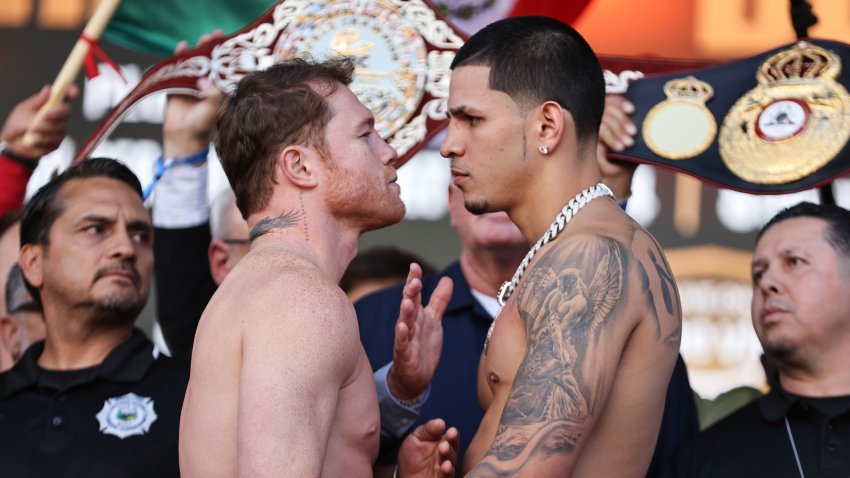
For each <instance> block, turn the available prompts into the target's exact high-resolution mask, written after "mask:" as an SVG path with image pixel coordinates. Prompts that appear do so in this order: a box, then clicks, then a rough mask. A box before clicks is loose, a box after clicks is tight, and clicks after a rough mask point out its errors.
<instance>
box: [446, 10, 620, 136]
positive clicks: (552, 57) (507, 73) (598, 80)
mask: <svg viewBox="0 0 850 478" xmlns="http://www.w3.org/2000/svg"><path fill="white" fill-rule="evenodd" d="M460 66H489V67H490V80H489V86H490V89H493V90H497V91H502V92H504V93H506V94H508V95H509V96H511V97H512V98H513V99H514V101H516V102H517V104H518V105H520V107H521V108H523V109H526V110H527V109H528V108H530V107H533V106H536V105H538V104H540V103H543V102H546V101H555V102H557V103H558V104H559V105H561V106H562V107H563V108H564V109H566V110H567V111H569V112H570V114H571V115H572V117H573V120H574V121H575V125H576V135H577V137H578V138H577V139H578V140H579V142H580V143H582V142H585V141H590V140H591V139H592V140H593V143H594V144H595V143H596V138H597V136H598V134H599V125H600V123H601V121H602V112H603V111H604V109H605V80H604V78H603V76H602V67H601V66H600V65H599V59H598V58H596V54H594V53H593V50H592V49H591V48H590V45H588V44H587V42H586V41H585V40H584V38H582V36H581V35H579V33H578V32H577V31H575V30H574V29H573V28H572V27H570V26H569V25H566V24H564V23H562V22H560V21H558V20H555V19H553V18H548V17H511V18H505V19H503V20H499V21H496V22H494V23H491V24H490V25H487V26H486V27H484V28H483V29H481V30H480V31H479V32H478V33H476V34H475V35H473V36H472V38H470V39H469V40H468V41H467V42H466V44H464V45H463V47H461V49H460V51H458V53H457V56H455V58H454V61H452V65H451V68H452V70H454V69H455V68H457V67H460Z"/></svg>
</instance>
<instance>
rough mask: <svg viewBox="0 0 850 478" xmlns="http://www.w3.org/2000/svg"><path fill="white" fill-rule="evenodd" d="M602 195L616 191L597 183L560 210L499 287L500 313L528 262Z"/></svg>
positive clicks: (612, 195) (486, 343)
mask: <svg viewBox="0 0 850 478" xmlns="http://www.w3.org/2000/svg"><path fill="white" fill-rule="evenodd" d="M601 196H610V197H612V198H613V197H614V193H612V192H611V190H610V189H608V186H606V185H604V184H602V183H597V184H595V185H593V186H590V187H589V188H587V189H585V190H584V191H582V192H580V193H578V194H577V195H576V197H574V198H572V199H570V201H569V202H568V203H567V205H566V206H564V208H563V209H561V210H560V211H559V212H558V215H557V216H555V220H554V221H553V222H552V225H551V226H549V229H547V230H546V232H545V233H543V235H542V236H540V239H538V240H537V242H536V243H535V244H534V246H532V248H531V249H530V250H529V251H528V253H527V254H526V255H525V257H524V258H523V259H522V262H520V263H519V267H517V269H516V272H514V276H513V278H512V279H511V280H510V282H505V283H504V284H502V287H501V288H500V289H499V295H498V297H497V298H498V300H499V314H501V311H502V307H504V306H505V303H506V302H507V301H508V297H510V296H511V294H513V292H514V290H515V289H516V286H517V284H518V283H519V280H520V278H521V277H522V274H523V273H524V272H525V269H526V268H527V267H528V264H529V263H531V259H532V258H533V257H534V255H535V254H537V251H539V250H540V248H542V247H543V246H545V245H546V244H548V243H549V241H551V240H552V239H554V238H555V236H557V235H558V233H560V232H561V231H563V230H564V227H566V225H567V224H569V223H570V221H572V220H573V218H574V217H575V215H576V214H578V212H579V210H581V208H583V207H584V206H585V205H587V203H589V202H590V201H592V200H594V199H596V198H598V197H601ZM499 314H496V317H495V318H494V319H493V322H491V323H490V329H489V330H487V338H485V339H484V354H485V355H486V354H487V345H488V344H489V343H490V336H491V335H492V334H493V327H495V326H496V320H497V319H498V318H499Z"/></svg>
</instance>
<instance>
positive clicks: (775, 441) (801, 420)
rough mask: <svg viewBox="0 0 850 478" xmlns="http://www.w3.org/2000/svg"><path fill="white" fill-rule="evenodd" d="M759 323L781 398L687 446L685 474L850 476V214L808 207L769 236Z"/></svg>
mask: <svg viewBox="0 0 850 478" xmlns="http://www.w3.org/2000/svg"><path fill="white" fill-rule="evenodd" d="M752 271H753V302H752V315H753V326H754V327H755V330H756V334H757V335H758V337H759V340H760V341H761V344H762V347H763V348H764V353H765V356H766V357H767V359H768V360H770V361H771V363H772V364H773V365H775V366H776V370H777V372H778V373H777V374H776V375H775V376H773V377H769V379H770V382H771V391H770V392H769V393H768V394H767V395H766V396H764V397H763V398H762V399H760V400H757V401H755V402H752V403H751V404H749V405H747V406H745V407H744V408H742V409H741V410H739V411H737V412H735V413H734V414H732V415H730V416H729V417H727V418H726V419H724V420H722V421H720V422H718V423H717V424H716V425H714V426H713V427H711V428H709V429H708V430H706V431H705V432H704V433H702V434H700V435H699V436H697V437H696V440H695V441H694V442H693V443H691V444H690V445H686V446H685V447H683V450H682V453H681V454H680V456H679V457H678V460H677V463H676V469H675V473H676V475H677V476H682V477H724V478H727V477H752V476H770V477H789V478H790V477H793V478H796V477H804V476H805V477H814V476H818V477H833V476H834V477H842V478H846V477H847V476H850V373H848V369H847V364H848V363H850V211H847V210H845V209H842V208H840V207H837V206H818V205H815V204H810V203H801V204H798V205H796V206H794V207H791V208H789V209H786V210H784V211H782V212H780V213H779V214H777V215H776V216H775V217H774V218H773V219H771V220H770V222H768V223H767V225H766V226H765V227H764V228H763V229H762V230H761V232H760V233H759V236H758V238H757V240H756V249H755V252H754V254H753V267H752Z"/></svg>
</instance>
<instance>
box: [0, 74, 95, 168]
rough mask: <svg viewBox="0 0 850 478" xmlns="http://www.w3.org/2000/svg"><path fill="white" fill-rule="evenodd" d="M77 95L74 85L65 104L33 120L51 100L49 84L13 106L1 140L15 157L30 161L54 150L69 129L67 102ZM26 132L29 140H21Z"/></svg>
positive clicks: (77, 90)
mask: <svg viewBox="0 0 850 478" xmlns="http://www.w3.org/2000/svg"><path fill="white" fill-rule="evenodd" d="M78 95H79V89H78V88H77V86H76V85H71V87H70V88H69V89H68V93H67V94H66V96H65V101H64V102H62V103H59V104H57V105H55V106H52V107H51V108H49V109H48V110H47V111H46V112H45V114H44V115H43V116H41V118H40V119H39V120H38V121H35V116H36V113H37V112H38V110H39V109H40V108H41V107H42V106H43V105H44V104H45V103H46V102H47V99H48V98H49V97H50V85H45V86H44V87H43V88H42V89H41V91H39V92H38V93H36V94H34V95H32V96H30V97H29V98H27V99H25V100H23V101H21V102H20V103H18V104H17V105H15V107H14V108H13V109H12V112H11V113H9V116H8V118H6V123H5V124H4V125H3V129H2V131H0V141H3V142H5V143H6V144H7V145H8V146H7V147H8V148H9V149H10V150H11V151H12V152H13V153H15V154H16V155H17V156H19V157H21V158H25V159H31V160H33V161H37V160H38V159H40V158H41V157H42V156H44V155H45V154H48V153H50V152H52V151H54V150H56V148H58V147H59V144H60V143H62V140H63V139H64V138H65V133H66V132H67V129H68V119H69V118H70V117H71V105H70V103H69V102H70V101H71V100H73V99H74V98H76V97H77V96H78ZM27 133H29V136H28V139H29V141H24V136H26V135H27Z"/></svg>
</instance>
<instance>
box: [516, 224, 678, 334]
mask: <svg viewBox="0 0 850 478" xmlns="http://www.w3.org/2000/svg"><path fill="white" fill-rule="evenodd" d="M527 275H528V277H527V278H526V279H525V281H524V283H523V284H522V287H521V289H520V297H519V304H518V305H519V308H520V311H521V313H522V314H523V319H524V320H525V322H526V328H527V329H528V330H529V331H531V330H533V327H532V326H533V324H534V323H535V320H534V318H538V319H541V318H543V317H547V316H551V315H556V316H559V317H563V316H565V314H564V312H565V311H566V310H567V309H570V310H571V312H572V313H574V312H576V311H575V310H573V309H575V308H576V307H579V308H581V309H582V310H581V313H580V314H579V315H580V316H581V317H584V319H583V320H582V321H580V322H578V323H572V324H570V327H571V328H573V329H574V330H576V331H578V330H582V331H583V333H590V332H591V331H593V330H595V329H597V328H598V327H600V326H601V325H602V324H603V323H606V326H608V327H617V328H620V329H625V331H627V332H628V331H629V330H630V329H631V328H634V327H637V326H639V325H640V324H641V323H648V324H649V325H650V326H652V327H653V328H654V329H655V330H656V334H655V335H656V338H657V339H659V340H662V341H665V342H668V343H669V344H670V345H671V346H674V345H675V346H676V347H678V343H679V336H680V331H681V304H680V302H679V293H678V289H677V288H676V283H675V281H674V279H673V274H672V272H671V271H670V266H669V264H668V263H667V260H666V258H665V257H664V252H663V250H662V249H661V247H660V245H659V244H658V242H657V241H656V240H655V239H654V238H653V237H652V236H651V235H650V234H649V233H648V232H646V231H645V230H644V229H643V228H642V227H640V225H638V224H637V223H635V222H634V221H632V220H631V219H630V218H628V217H624V218H623V219H622V220H612V221H605V222H601V223H600V224H598V225H596V226H594V227H586V228H584V229H582V230H580V231H574V232H572V233H570V234H568V235H566V236H565V237H559V238H558V239H557V240H556V241H554V243H553V244H552V247H551V248H550V249H549V250H548V251H546V252H545V253H543V254H541V257H540V258H539V259H538V261H537V262H536V263H535V264H534V265H533V266H532V267H531V268H530V270H529V271H528V273H527ZM568 315H569V314H568ZM615 317H616V319H615ZM612 322H615V323H612Z"/></svg>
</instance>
